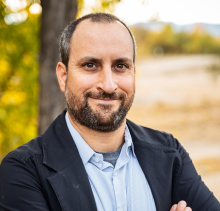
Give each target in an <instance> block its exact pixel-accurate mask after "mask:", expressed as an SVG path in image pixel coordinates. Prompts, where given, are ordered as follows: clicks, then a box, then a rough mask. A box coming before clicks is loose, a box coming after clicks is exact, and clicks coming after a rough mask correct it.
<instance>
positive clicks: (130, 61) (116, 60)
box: [114, 57, 132, 64]
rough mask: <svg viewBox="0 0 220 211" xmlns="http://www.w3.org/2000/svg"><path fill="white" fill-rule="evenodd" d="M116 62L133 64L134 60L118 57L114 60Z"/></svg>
mask: <svg viewBox="0 0 220 211" xmlns="http://www.w3.org/2000/svg"><path fill="white" fill-rule="evenodd" d="M114 62H115V63H123V62H125V63H131V64H132V60H131V59H129V58H126V57H122V58H118V59H115V60H114Z"/></svg>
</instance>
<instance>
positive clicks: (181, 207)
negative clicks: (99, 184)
mask: <svg viewBox="0 0 220 211" xmlns="http://www.w3.org/2000/svg"><path fill="white" fill-rule="evenodd" d="M185 208H186V202H185V201H180V202H179V203H178V204H177V208H176V211H184V210H185Z"/></svg>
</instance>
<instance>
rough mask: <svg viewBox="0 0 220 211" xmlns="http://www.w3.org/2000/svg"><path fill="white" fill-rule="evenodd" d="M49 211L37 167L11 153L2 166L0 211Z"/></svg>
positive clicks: (0, 171) (0, 175)
mask: <svg viewBox="0 0 220 211" xmlns="http://www.w3.org/2000/svg"><path fill="white" fill-rule="evenodd" d="M9 210H10V211H28V210H31V211H49V210H50V209H49V207H48V204H47V201H46V199H45V197H44V194H43V190H42V187H41V184H40V180H39V178H38V173H37V171H36V167H34V164H33V163H31V162H26V161H23V160H22V159H21V158H19V157H18V156H17V155H16V154H14V153H9V154H8V155H7V156H6V157H5V158H4V160H3V161H2V163H1V166H0V211H9Z"/></svg>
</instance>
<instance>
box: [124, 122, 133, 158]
mask: <svg viewBox="0 0 220 211" xmlns="http://www.w3.org/2000/svg"><path fill="white" fill-rule="evenodd" d="M124 136H125V144H126V145H127V147H126V148H127V150H128V147H130V146H131V149H132V153H133V156H135V157H136V155H135V153H134V144H133V142H132V138H131V134H130V131H129V129H128V126H127V125H126V126H125V134H124Z"/></svg>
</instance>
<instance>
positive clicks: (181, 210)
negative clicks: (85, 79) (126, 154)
mask: <svg viewBox="0 0 220 211" xmlns="http://www.w3.org/2000/svg"><path fill="white" fill-rule="evenodd" d="M170 211H192V209H191V208H190V207H187V206H186V202H185V201H180V202H179V203H178V204H174V205H173V206H172V208H171V210H170Z"/></svg>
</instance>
